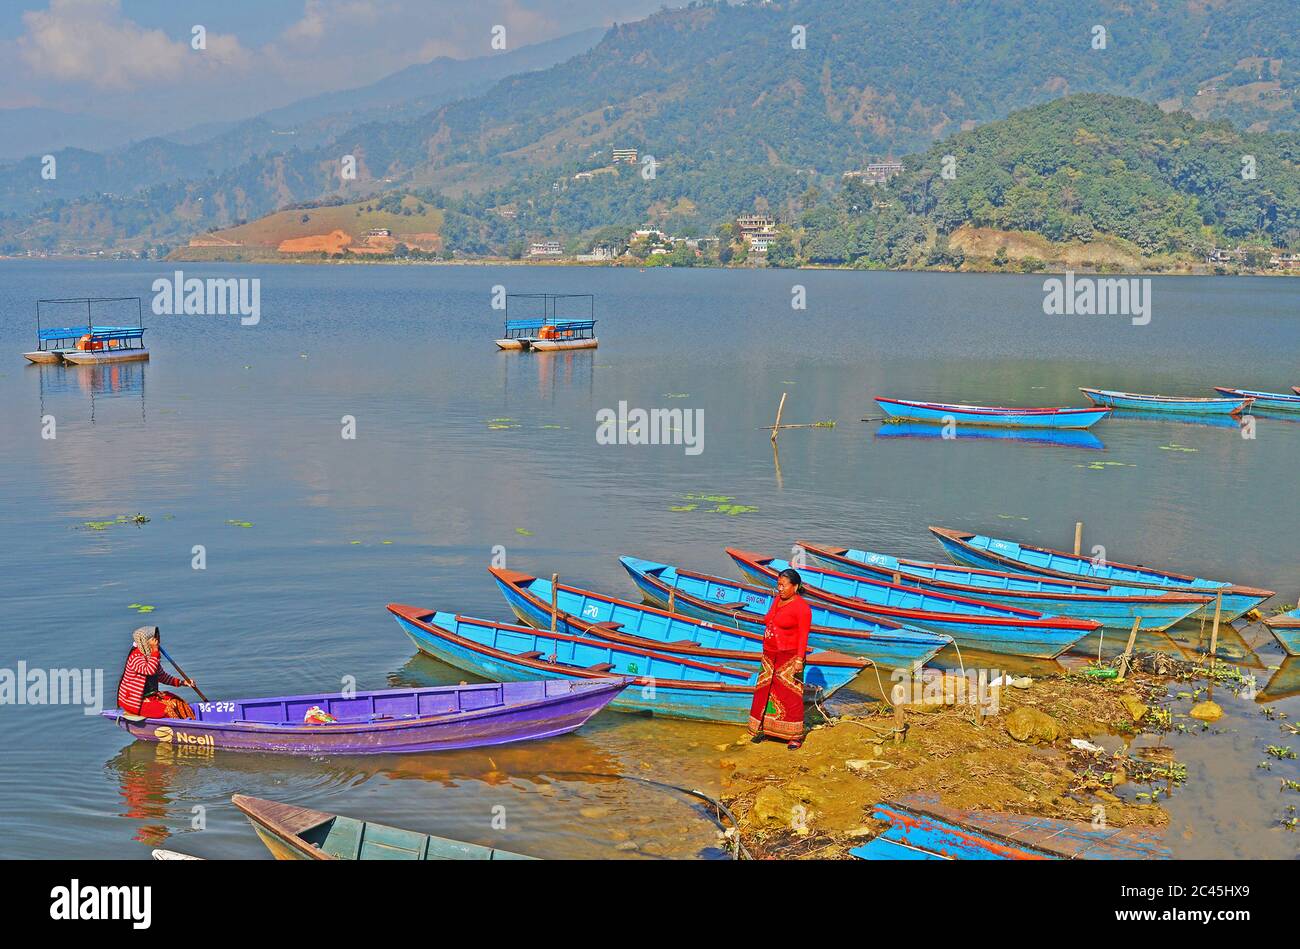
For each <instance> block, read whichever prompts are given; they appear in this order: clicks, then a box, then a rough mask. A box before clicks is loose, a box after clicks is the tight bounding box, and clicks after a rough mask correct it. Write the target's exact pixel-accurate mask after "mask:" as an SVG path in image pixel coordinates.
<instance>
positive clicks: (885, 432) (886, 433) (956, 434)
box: [875, 422, 1106, 451]
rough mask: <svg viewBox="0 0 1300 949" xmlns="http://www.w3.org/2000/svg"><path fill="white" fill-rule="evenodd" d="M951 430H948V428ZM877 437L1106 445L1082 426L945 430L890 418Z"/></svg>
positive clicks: (932, 424)
mask: <svg viewBox="0 0 1300 949" xmlns="http://www.w3.org/2000/svg"><path fill="white" fill-rule="evenodd" d="M946 431H947V432H948V434H945V432H946ZM875 437H876V438H929V439H936V440H940V441H949V440H953V441H961V440H969V439H974V438H982V439H991V440H994V441H1008V442H1027V443H1029V444H1032V445H1061V446H1063V447H1066V448H1089V449H1092V450H1094V451H1098V450H1101V449H1103V448H1105V447H1106V446H1105V445H1104V444H1103V443H1102V440H1101V439H1100V438H1098V437H1097V436H1096V435H1094V434H1092V432H1089V431H1085V430H1084V429H1081V428H981V427H977V426H966V427H962V426H961V425H955V426H953V427H952V429H951V430H945V428H944V426H943V425H940V424H936V423H933V422H887V423H886V424H884V425H881V426H880V428H878V429H876V434H875Z"/></svg>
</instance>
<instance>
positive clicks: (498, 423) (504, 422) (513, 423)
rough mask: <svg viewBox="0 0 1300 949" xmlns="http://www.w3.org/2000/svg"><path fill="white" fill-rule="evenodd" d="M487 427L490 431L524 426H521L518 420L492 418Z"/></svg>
mask: <svg viewBox="0 0 1300 949" xmlns="http://www.w3.org/2000/svg"><path fill="white" fill-rule="evenodd" d="M487 427H488V429H489V430H497V429H502V428H522V427H523V426H522V425H520V424H519V421H518V419H513V418H490V419H488V422H487Z"/></svg>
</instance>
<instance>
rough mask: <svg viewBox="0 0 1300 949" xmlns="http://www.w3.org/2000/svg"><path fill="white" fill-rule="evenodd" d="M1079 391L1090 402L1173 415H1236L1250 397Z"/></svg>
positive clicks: (1098, 390) (1246, 404)
mask: <svg viewBox="0 0 1300 949" xmlns="http://www.w3.org/2000/svg"><path fill="white" fill-rule="evenodd" d="M1079 391H1080V392H1082V393H1083V394H1084V395H1086V396H1087V397H1088V399H1089V400H1090V401H1091V402H1092V404H1093V405H1103V406H1107V407H1109V408H1112V409H1131V410H1134V411H1139V412H1162V413H1173V414H1176V415H1240V414H1241V413H1242V412H1243V411H1245V410H1246V409H1247V408H1249V407H1250V403H1251V401H1252V400H1251V399H1250V398H1237V397H1233V398H1229V399H1192V398H1180V397H1177V396H1169V395H1144V394H1143V393H1141V392H1114V391H1112V390H1110V389H1085V388H1084V387H1083V386H1080V387H1079Z"/></svg>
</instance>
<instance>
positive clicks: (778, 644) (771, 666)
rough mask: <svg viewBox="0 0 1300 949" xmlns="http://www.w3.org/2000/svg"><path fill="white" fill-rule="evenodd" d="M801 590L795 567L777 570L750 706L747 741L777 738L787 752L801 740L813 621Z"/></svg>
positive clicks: (799, 578)
mask: <svg viewBox="0 0 1300 949" xmlns="http://www.w3.org/2000/svg"><path fill="white" fill-rule="evenodd" d="M802 592H803V579H802V578H801V577H800V576H799V572H798V571H797V570H790V569H787V570H782V571H781V573H780V574H779V575H778V576H777V578H776V596H774V597H773V598H772V607H771V609H769V610H768V611H767V616H766V617H764V621H763V623H764V631H763V667H762V669H761V670H760V671H759V673H758V683H757V684H756V685H755V686H754V702H753V704H752V705H751V706H750V708H749V733H750V735H752V736H753V738H752V739H751V740H752V741H755V742H759V741H762V740H763V739H764V738H766V737H769V736H770V737H772V738H778V739H781V740H783V741H786V742H787V743H788V744H787V746H786V747H788V748H789V749H790V750H791V751H793V750H794V749H796V748H798V747H799V746H800V745H802V744H803V664H804V656H805V654H806V653H807V652H808V629H809V627H810V626H812V610H811V609H810V608H809V606H808V603H807V602H806V601H805V600H804V598H803V597H802V596H800V594H801V593H802Z"/></svg>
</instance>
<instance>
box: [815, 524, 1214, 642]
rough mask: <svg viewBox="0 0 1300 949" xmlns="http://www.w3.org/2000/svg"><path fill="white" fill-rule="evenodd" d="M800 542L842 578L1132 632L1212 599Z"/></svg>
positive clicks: (1169, 621) (1168, 621)
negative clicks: (893, 583)
mask: <svg viewBox="0 0 1300 949" xmlns="http://www.w3.org/2000/svg"><path fill="white" fill-rule="evenodd" d="M797 543H798V546H800V547H802V548H803V549H804V550H805V551H806V552H807V553H808V554H809V555H810V556H811V557H812V558H813V559H814V560H817V561H819V562H821V563H823V564H825V565H826V566H827V567H829V568H830V569H832V570H838V571H840V572H842V573H847V574H851V575H853V576H864V577H873V578H875V579H880V580H889V579H891V578H892V577H893V576H894V574H895V573H897V574H898V575H899V576H900V578H901V580H900V582H901V583H902V584H903V585H904V586H915V587H917V588H918V589H921V590H925V591H927V592H933V593H948V594H952V595H955V596H969V597H975V598H977V599H986V600H989V601H991V602H993V603H1002V604H1005V605H1009V606H1019V607H1023V608H1025V609H1031V610H1037V611H1039V612H1041V613H1048V614H1051V615H1055V616H1074V617H1078V618H1081V619H1093V620H1097V621H1098V622H1100V623H1101V624H1102V626H1104V627H1107V628H1111V629H1124V630H1128V629H1132V627H1133V620H1134V619H1135V618H1136V617H1138V616H1141V617H1142V626H1141V629H1144V630H1154V631H1157V632H1158V631H1160V630H1164V629H1168V628H1169V627H1170V626H1173V625H1174V624H1175V623H1177V622H1179V621H1180V620H1184V619H1187V618H1188V617H1189V616H1191V615H1192V614H1193V613H1195V612H1197V611H1198V610H1200V609H1201V608H1202V607H1204V606H1205V604H1206V603H1207V602H1209V600H1210V599H1212V598H1211V597H1208V596H1206V595H1202V594H1193V593H1175V592H1172V591H1164V590H1149V589H1144V588H1142V587H1108V586H1104V585H1102V584H1097V583H1088V582H1085V581H1083V580H1065V579H1053V578H1049V577H1045V576H1044V577H1035V576H1029V575H1026V574H1023V573H1008V572H1006V571H1003V570H979V569H976V568H973V567H953V566H949V565H948V564H941V563H928V562H926V561H923V560H907V559H904V558H900V557H891V556H890V555H888V554H878V553H873V552H871V551H867V550H857V549H855V548H852V547H827V546H824V545H821V544H812V543H809V542H807V541H802V540H801V541H798V542H797Z"/></svg>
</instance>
